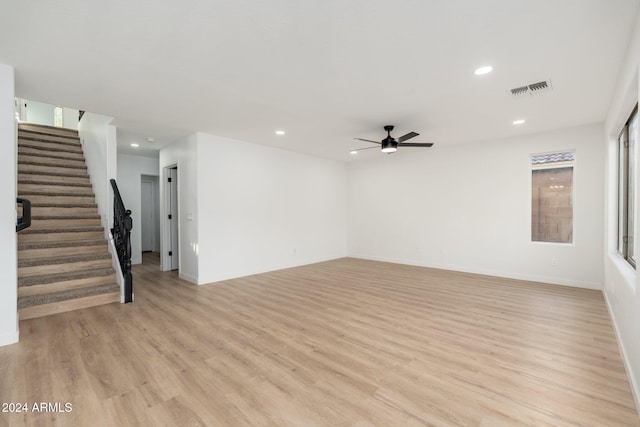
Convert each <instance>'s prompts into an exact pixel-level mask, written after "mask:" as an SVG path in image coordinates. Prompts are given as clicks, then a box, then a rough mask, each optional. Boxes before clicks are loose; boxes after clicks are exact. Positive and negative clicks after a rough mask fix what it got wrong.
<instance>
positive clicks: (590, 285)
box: [349, 254, 602, 291]
mask: <svg viewBox="0 0 640 427" xmlns="http://www.w3.org/2000/svg"><path fill="white" fill-rule="evenodd" d="M349 257H350V258H360V259H367V260H371V261H382V262H391V263H394V264H404V265H415V266H417V267H426V268H437V269H440V270H451V271H459V272H462V273H472V274H481V275H484V276H496V277H504V278H507V279H515V280H525V281H528V282H541V283H549V284H552V285H561V286H571V287H574V288H584V289H594V290H598V291H600V290H602V283H600V282H587V281H582V280H572V279H566V278H558V277H549V276H541V275H535V274H521V273H515V272H509V271H499V270H491V269H473V268H465V267H461V266H459V265H444V264H431V263H424V262H419V261H415V260H405V259H397V258H388V257H379V256H372V255H366V254H351V255H349Z"/></svg>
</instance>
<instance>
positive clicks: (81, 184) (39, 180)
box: [18, 174, 92, 188]
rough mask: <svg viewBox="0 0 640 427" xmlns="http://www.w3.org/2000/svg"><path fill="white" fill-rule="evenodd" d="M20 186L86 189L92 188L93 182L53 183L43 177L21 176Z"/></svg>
mask: <svg viewBox="0 0 640 427" xmlns="http://www.w3.org/2000/svg"><path fill="white" fill-rule="evenodd" d="M18 184H23V185H39V186H43V185H54V186H55V187H64V188H67V187H84V188H91V187H92V186H91V182H56V183H52V182H51V181H50V180H49V179H47V180H43V179H42V178H41V177H37V178H33V177H30V178H29V177H24V176H23V174H20V176H19V177H18Z"/></svg>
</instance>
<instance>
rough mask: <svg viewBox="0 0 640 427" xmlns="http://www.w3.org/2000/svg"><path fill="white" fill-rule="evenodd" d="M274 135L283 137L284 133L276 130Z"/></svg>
mask: <svg viewBox="0 0 640 427" xmlns="http://www.w3.org/2000/svg"><path fill="white" fill-rule="evenodd" d="M276 135H284V131H283V130H277V131H276Z"/></svg>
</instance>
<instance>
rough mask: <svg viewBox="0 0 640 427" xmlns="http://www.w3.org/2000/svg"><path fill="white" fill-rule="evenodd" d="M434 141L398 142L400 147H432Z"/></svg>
mask: <svg viewBox="0 0 640 427" xmlns="http://www.w3.org/2000/svg"><path fill="white" fill-rule="evenodd" d="M432 145H433V142H405V143H404V144H400V143H399V144H398V147H431V146H432Z"/></svg>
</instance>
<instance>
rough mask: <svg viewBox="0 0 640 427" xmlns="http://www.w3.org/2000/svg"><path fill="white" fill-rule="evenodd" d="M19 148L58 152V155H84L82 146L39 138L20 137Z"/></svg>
mask: <svg viewBox="0 0 640 427" xmlns="http://www.w3.org/2000/svg"><path fill="white" fill-rule="evenodd" d="M18 149H28V150H30V151H38V152H42V153H57V154H58V155H62V154H70V155H74V156H76V155H81V156H82V157H84V153H83V152H82V146H76V145H68V144H59V143H57V142H47V141H42V140H39V139H26V138H23V139H18Z"/></svg>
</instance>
